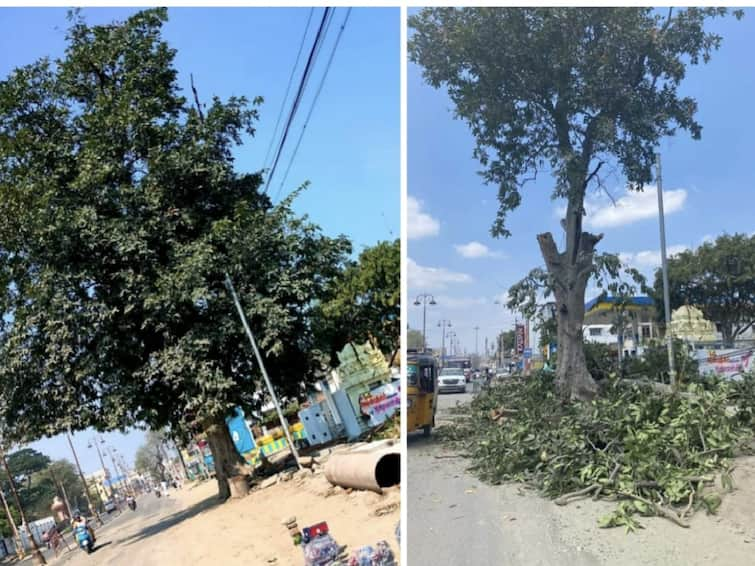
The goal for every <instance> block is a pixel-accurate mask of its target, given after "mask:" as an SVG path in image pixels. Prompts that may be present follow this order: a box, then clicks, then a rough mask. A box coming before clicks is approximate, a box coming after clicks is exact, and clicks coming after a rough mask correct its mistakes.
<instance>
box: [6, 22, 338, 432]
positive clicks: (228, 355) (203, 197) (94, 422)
mask: <svg viewBox="0 0 755 566" xmlns="http://www.w3.org/2000/svg"><path fill="white" fill-rule="evenodd" d="M166 19H167V11H166V10H165V9H150V10H145V11H142V12H139V13H137V14H135V15H133V16H131V17H129V18H128V19H127V20H126V21H125V22H122V23H115V24H112V25H102V26H88V25H87V24H86V23H85V22H83V21H82V20H80V19H78V18H77V17H76V16H74V18H73V22H72V25H71V28H70V29H69V31H68V36H67V40H68V43H67V48H66V52H65V55H64V56H63V58H62V59H60V60H58V61H56V62H54V63H52V62H50V61H49V60H44V59H43V60H40V61H37V62H35V63H32V64H30V65H28V66H26V67H23V68H20V69H16V70H14V71H13V72H11V73H10V75H9V76H8V77H7V78H6V79H5V80H3V81H0V242H2V244H0V283H2V288H0V320H2V321H3V323H2V324H3V328H2V331H1V332H0V356H1V357H2V359H3V364H2V366H0V385H1V386H2V387H0V391H1V393H0V417H2V419H3V421H4V422H5V423H6V424H7V435H8V437H9V438H11V439H17V440H21V441H24V440H31V439H35V438H38V437H40V436H42V435H53V434H56V433H58V432H60V431H62V430H64V429H65V428H66V427H67V426H71V427H72V428H73V429H83V428H85V427H87V426H95V427H97V428H98V429H100V430H104V429H116V428H120V429H124V428H126V427H128V426H130V425H132V424H133V423H134V422H143V423H146V424H147V425H148V426H150V427H152V428H155V429H159V428H161V427H163V426H166V425H170V426H171V427H172V428H175V429H176V430H181V429H182V427H185V426H186V422H187V421H191V422H197V423H200V424H201V423H208V422H221V423H222V420H223V418H224V417H225V416H226V414H227V413H228V412H229V410H230V409H231V408H232V407H234V406H237V405H239V406H243V407H245V408H247V409H253V408H255V407H258V406H259V405H260V404H263V403H265V398H264V396H259V395H256V392H257V390H258V384H259V383H260V379H261V376H260V373H259V368H258V367H257V364H256V363H255V362H254V361H253V357H252V355H251V353H250V351H249V348H248V343H247V340H246V338H245V336H244V334H243V330H242V328H241V325H240V323H239V320H238V315H237V313H236V311H235V308H234V306H233V304H232V302H231V299H230V297H229V295H228V292H227V290H226V288H225V286H224V284H223V281H224V275H225V272H226V271H227V272H228V273H229V274H230V276H231V277H232V279H233V282H234V284H235V286H236V289H237V292H238V294H239V297H240V300H241V302H242V305H243V307H244V309H245V311H246V314H247V317H248V319H249V323H250V325H251V328H252V329H253V331H254V332H255V334H256V337H257V340H258V343H259V345H260V348H261V350H262V355H263V357H264V358H265V363H266V365H267V368H268V371H269V373H270V375H271V378H272V380H273V381H274V383H275V386H276V388H277V389H278V391H279V392H280V393H281V395H282V396H284V397H288V398H296V397H297V396H299V395H300V394H301V393H302V388H301V383H302V382H305V383H306V382H308V381H311V380H314V379H317V378H318V377H320V375H321V372H322V370H323V363H324V361H326V356H325V354H324V353H323V352H322V351H320V350H319V349H318V343H317V342H316V337H315V334H314V330H313V328H312V326H313V324H312V322H313V310H314V308H315V305H316V303H317V301H318V300H319V299H322V298H323V297H325V296H326V295H327V292H326V290H328V289H330V288H331V285H332V282H333V281H334V280H335V279H336V277H337V276H339V275H340V274H341V271H342V269H343V266H344V263H345V261H346V258H347V257H348V254H349V253H350V252H351V245H350V243H349V242H348V241H347V240H346V238H344V237H339V238H328V237H325V236H323V235H322V233H321V231H320V229H319V228H318V227H317V226H316V225H314V224H312V223H311V222H310V221H309V220H308V219H307V218H306V217H299V216H297V215H295V214H294V213H293V211H292V209H291V203H292V200H293V199H294V198H295V196H296V194H298V193H294V194H293V195H292V196H291V197H290V198H288V199H286V200H284V201H283V202H281V203H280V204H278V205H277V206H273V205H272V203H271V201H270V199H269V198H268V196H267V195H266V194H265V193H264V191H263V190H262V188H261V185H262V176H261V174H259V173H243V172H237V171H236V170H235V168H234V159H233V150H234V149H235V147H236V146H238V145H239V144H240V143H241V142H242V140H249V139H251V138H252V136H253V135H254V131H255V124H256V121H257V118H258V106H259V105H260V104H261V99H259V98H254V99H252V100H249V99H247V98H245V97H231V98H229V99H228V100H225V101H223V100H221V99H219V98H218V97H212V98H211V99H210V101H208V102H207V103H206V104H204V105H202V106H201V109H200V108H197V107H194V106H193V105H192V104H189V103H188V102H187V100H186V99H185V98H184V97H183V96H181V95H180V89H179V87H178V81H177V72H176V69H175V67H174V59H175V56H176V54H175V51H174V50H173V49H171V48H170V47H169V46H168V44H167V43H166V42H165V41H164V40H163V38H162V26H163V23H164V22H165V20H166ZM229 442H230V440H229Z"/></svg>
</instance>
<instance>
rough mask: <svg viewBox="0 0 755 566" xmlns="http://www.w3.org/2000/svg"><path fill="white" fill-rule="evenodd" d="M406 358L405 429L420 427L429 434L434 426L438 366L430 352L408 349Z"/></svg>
mask: <svg viewBox="0 0 755 566" xmlns="http://www.w3.org/2000/svg"><path fill="white" fill-rule="evenodd" d="M407 358H408V359H407V364H406V402H407V431H408V432H414V431H415V430H420V429H422V432H423V433H424V435H425V436H429V435H430V431H431V430H432V428H433V427H434V426H435V410H436V408H437V400H436V394H437V391H436V386H437V380H438V366H437V364H436V362H435V358H434V357H433V356H431V355H430V354H426V353H418V352H411V351H410V352H408V354H407Z"/></svg>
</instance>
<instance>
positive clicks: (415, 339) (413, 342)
mask: <svg viewBox="0 0 755 566" xmlns="http://www.w3.org/2000/svg"><path fill="white" fill-rule="evenodd" d="M406 342H407V347H408V348H409V349H412V350H420V351H421V350H422V348H423V347H424V345H423V344H422V332H420V331H419V330H415V329H414V328H410V329H409V330H407V335H406Z"/></svg>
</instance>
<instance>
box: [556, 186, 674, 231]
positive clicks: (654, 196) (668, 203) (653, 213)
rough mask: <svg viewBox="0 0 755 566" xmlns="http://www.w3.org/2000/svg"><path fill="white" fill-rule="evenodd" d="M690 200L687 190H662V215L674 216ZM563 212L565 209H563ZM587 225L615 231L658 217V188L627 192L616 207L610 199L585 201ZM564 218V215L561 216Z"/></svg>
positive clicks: (650, 187) (652, 187)
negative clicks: (620, 227) (617, 227)
mask: <svg viewBox="0 0 755 566" xmlns="http://www.w3.org/2000/svg"><path fill="white" fill-rule="evenodd" d="M686 200H687V191H686V190H685V189H674V190H671V191H663V212H664V214H665V215H669V214H673V213H674V212H678V211H680V210H681V209H682V208H683V207H684V203H685V201H686ZM561 210H563V209H561ZM585 210H586V211H587V217H586V218H585V223H586V224H587V225H588V226H590V227H592V228H613V227H616V226H624V225H626V224H632V223H633V222H637V221H639V220H646V219H648V218H657V217H658V189H657V187H654V186H648V187H645V190H643V191H627V192H626V194H625V195H624V196H622V197H621V198H619V199H618V200H617V201H616V204H615V205H614V204H613V202H611V201H609V200H608V199H607V198H599V199H592V200H589V201H587V202H585ZM561 217H562V218H563V214H562V215H561Z"/></svg>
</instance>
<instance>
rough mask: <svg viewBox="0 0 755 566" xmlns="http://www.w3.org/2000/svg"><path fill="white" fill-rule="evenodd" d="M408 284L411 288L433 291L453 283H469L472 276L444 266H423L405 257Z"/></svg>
mask: <svg viewBox="0 0 755 566" xmlns="http://www.w3.org/2000/svg"><path fill="white" fill-rule="evenodd" d="M407 261H408V265H407V267H408V276H409V286H410V287H411V288H413V289H421V290H427V291H433V290H437V289H445V288H446V287H448V285H451V284H454V283H471V282H472V277H471V276H470V275H468V274H466V273H459V272H456V271H450V270H448V269H446V268H445V267H425V266H423V265H419V264H418V263H417V262H416V261H414V260H413V259H412V258H407Z"/></svg>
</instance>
